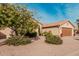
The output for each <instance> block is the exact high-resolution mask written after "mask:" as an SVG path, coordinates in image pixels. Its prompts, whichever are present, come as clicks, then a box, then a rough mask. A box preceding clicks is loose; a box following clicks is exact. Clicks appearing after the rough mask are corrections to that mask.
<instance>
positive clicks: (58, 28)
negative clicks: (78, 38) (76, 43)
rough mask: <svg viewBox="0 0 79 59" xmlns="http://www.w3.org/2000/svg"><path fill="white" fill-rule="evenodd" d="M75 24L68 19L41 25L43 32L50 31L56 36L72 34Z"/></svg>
mask: <svg viewBox="0 0 79 59" xmlns="http://www.w3.org/2000/svg"><path fill="white" fill-rule="evenodd" d="M74 29H75V26H74V25H73V24H72V23H71V22H70V21H68V20H64V21H60V22H55V23H52V24H47V25H43V32H52V34H53V35H58V36H74Z"/></svg>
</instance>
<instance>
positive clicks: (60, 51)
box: [0, 37, 79, 56]
mask: <svg viewBox="0 0 79 59" xmlns="http://www.w3.org/2000/svg"><path fill="white" fill-rule="evenodd" d="M62 39H63V44H62V45H52V44H47V43H45V42H44V40H45V38H44V37H41V39H40V40H37V41H34V42H33V43H31V44H28V45H24V46H6V45H4V46H0V55H10V56H15V55H17V56H66V55H68V56H69V55H78V56H79V40H75V39H74V37H63V38H62Z"/></svg>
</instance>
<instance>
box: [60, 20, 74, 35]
mask: <svg viewBox="0 0 79 59" xmlns="http://www.w3.org/2000/svg"><path fill="white" fill-rule="evenodd" d="M62 27H65V28H72V36H73V35H74V29H75V28H74V27H73V26H72V25H71V24H70V23H69V22H67V23H65V24H63V25H61V26H60V33H59V34H61V33H62Z"/></svg>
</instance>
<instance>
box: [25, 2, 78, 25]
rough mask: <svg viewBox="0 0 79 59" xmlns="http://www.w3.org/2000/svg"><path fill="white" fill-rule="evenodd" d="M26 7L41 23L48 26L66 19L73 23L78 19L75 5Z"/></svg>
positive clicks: (39, 4) (35, 5)
mask: <svg viewBox="0 0 79 59" xmlns="http://www.w3.org/2000/svg"><path fill="white" fill-rule="evenodd" d="M26 5H27V8H28V9H29V10H31V11H32V12H33V14H34V17H35V18H36V19H37V20H39V21H40V22H41V23H46V24H48V23H52V22H56V21H61V20H66V19H67V20H70V21H71V22H72V23H75V22H76V19H78V18H79V4H77V3H70V4H68V3H28V4H26Z"/></svg>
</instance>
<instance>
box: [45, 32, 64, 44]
mask: <svg viewBox="0 0 79 59" xmlns="http://www.w3.org/2000/svg"><path fill="white" fill-rule="evenodd" d="M45 37H46V40H45V42H47V43H50V44H57V45H58V44H62V43H63V41H62V40H61V38H60V37H59V36H55V35H52V33H50V32H49V33H46V35H45Z"/></svg>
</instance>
